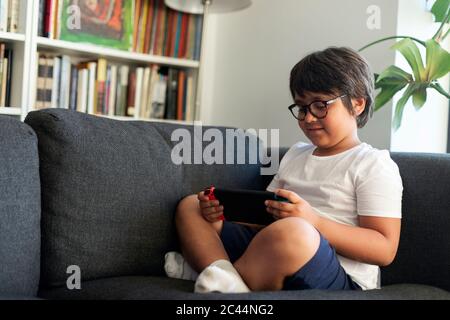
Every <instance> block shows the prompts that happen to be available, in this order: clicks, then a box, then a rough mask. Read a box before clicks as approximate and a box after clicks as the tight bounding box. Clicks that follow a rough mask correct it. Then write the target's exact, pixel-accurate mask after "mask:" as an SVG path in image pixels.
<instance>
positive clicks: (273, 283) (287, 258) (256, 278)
mask: <svg viewBox="0 0 450 320" xmlns="http://www.w3.org/2000/svg"><path fill="white" fill-rule="evenodd" d="M319 244H320V235H319V233H318V232H317V230H316V229H315V228H314V227H313V226H311V225H310V224H309V223H308V222H307V221H306V220H304V219H301V218H293V217H292V218H285V219H281V220H278V221H276V222H274V223H272V224H271V225H269V226H267V227H266V228H264V229H263V230H261V231H260V232H259V233H258V234H257V235H256V236H255V237H254V238H253V240H252V241H251V242H250V245H249V246H248V248H247V250H246V251H245V253H244V254H243V255H242V256H241V257H240V258H239V259H238V260H237V261H236V262H235V263H234V267H235V268H236V270H237V271H238V272H239V274H240V275H241V276H242V278H243V279H244V281H245V283H246V284H247V286H248V287H249V288H250V289H251V290H254V291H258V290H281V289H282V287H283V282H284V279H285V278H286V276H290V275H292V274H294V273H295V272H297V271H298V270H299V269H300V268H301V267H302V266H303V265H305V264H306V263H307V262H308V261H309V260H310V259H311V258H312V257H313V256H314V254H315V253H316V251H317V249H318V248H319Z"/></svg>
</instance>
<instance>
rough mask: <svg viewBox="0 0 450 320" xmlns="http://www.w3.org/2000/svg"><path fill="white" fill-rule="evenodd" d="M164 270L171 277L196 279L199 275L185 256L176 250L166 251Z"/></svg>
mask: <svg viewBox="0 0 450 320" xmlns="http://www.w3.org/2000/svg"><path fill="white" fill-rule="evenodd" d="M164 270H165V271H166V274H167V276H168V277H170V278H175V279H184V280H193V281H195V280H196V279H197V277H198V273H197V272H196V271H195V270H194V269H192V268H191V266H190V265H189V264H188V263H187V261H186V260H184V257H183V256H182V255H181V254H179V253H178V252H175V251H170V252H167V253H166V255H165V263H164Z"/></svg>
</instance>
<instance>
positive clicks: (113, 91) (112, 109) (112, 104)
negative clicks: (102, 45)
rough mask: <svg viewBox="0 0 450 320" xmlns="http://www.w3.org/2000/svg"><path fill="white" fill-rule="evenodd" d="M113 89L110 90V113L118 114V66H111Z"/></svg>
mask: <svg viewBox="0 0 450 320" xmlns="http://www.w3.org/2000/svg"><path fill="white" fill-rule="evenodd" d="M110 87H111V90H110V92H109V106H108V114H109V115H110V116H113V115H115V114H116V93H117V66H116V65H112V66H111V86H110Z"/></svg>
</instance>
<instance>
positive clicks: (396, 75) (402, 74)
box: [376, 66, 413, 83]
mask: <svg viewBox="0 0 450 320" xmlns="http://www.w3.org/2000/svg"><path fill="white" fill-rule="evenodd" d="M390 78H393V79H398V81H402V80H405V81H406V82H410V81H412V80H413V78H412V76H411V75H410V74H409V73H408V72H406V71H404V70H402V69H400V68H399V67H397V66H389V67H388V68H386V69H385V70H384V71H383V72H381V73H380V74H379V75H378V77H377V78H376V79H377V80H376V82H377V83H378V82H380V81H382V80H383V79H390Z"/></svg>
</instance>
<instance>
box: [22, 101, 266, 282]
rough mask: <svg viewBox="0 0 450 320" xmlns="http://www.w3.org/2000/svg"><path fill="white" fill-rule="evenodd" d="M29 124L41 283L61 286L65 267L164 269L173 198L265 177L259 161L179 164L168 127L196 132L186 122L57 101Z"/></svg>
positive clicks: (172, 237) (104, 272)
mask: <svg viewBox="0 0 450 320" xmlns="http://www.w3.org/2000/svg"><path fill="white" fill-rule="evenodd" d="M25 122H26V123H28V124H29V125H30V126H31V127H32V128H33V129H34V130H35V132H36V133H37V135H38V141H39V156H40V174H41V188H42V256H41V259H42V265H41V266H42V268H41V270H42V272H41V287H43V288H44V287H51V286H61V285H64V284H65V283H66V280H67V277H68V276H69V274H67V273H66V272H67V268H68V267H69V266H71V265H76V266H79V267H80V271H81V280H82V281H83V280H90V279H96V278H102V277H112V276H123V275H161V274H163V272H164V271H163V262H164V261H163V260H164V254H165V252H167V251H168V250H173V249H174V248H176V247H177V241H176V232H175V229H174V224H173V215H174V213H175V209H176V206H177V203H178V202H179V200H181V199H182V198H183V197H184V196H186V195H188V194H192V193H197V192H199V191H201V190H202V189H204V188H205V187H207V186H209V185H211V184H215V185H220V186H223V187H236V186H240V187H243V188H257V187H258V186H261V185H262V182H261V176H260V175H259V168H260V166H259V165H258V164H255V165H245V166H244V165H237V164H234V165H233V164H229V165H205V164H195V165H177V164H175V163H174V162H173V161H172V160H171V153H172V149H173V147H174V146H175V145H177V144H178V141H175V142H173V141H171V135H172V132H173V131H174V130H175V129H185V130H184V131H183V132H181V133H190V134H192V137H193V136H194V134H193V127H192V126H182V125H178V124H168V123H157V122H141V121H117V120H111V119H107V118H101V117H97V116H92V115H87V114H83V113H79V112H75V111H69V110H62V109H46V110H41V111H34V112H30V113H29V114H28V116H27V118H26V120H25ZM203 129H206V128H205V127H204V128H203ZM224 130H225V128H220V131H221V132H223V131H224ZM197 141H199V140H198V139H197ZM203 144H204V145H208V143H203ZM224 147H225V146H224ZM191 151H192V153H193V152H194V148H193V149H192V150H191Z"/></svg>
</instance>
